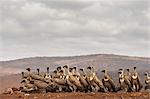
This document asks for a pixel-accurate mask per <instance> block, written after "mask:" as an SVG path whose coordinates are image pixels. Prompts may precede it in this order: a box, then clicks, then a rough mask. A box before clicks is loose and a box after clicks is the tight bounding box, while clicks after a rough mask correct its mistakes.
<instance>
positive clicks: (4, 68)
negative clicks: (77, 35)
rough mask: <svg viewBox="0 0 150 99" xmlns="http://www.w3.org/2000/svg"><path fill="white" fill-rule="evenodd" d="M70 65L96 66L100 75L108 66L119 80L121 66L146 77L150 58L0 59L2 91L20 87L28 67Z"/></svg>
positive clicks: (118, 56) (110, 55) (106, 55)
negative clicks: (22, 74)
mask: <svg viewBox="0 0 150 99" xmlns="http://www.w3.org/2000/svg"><path fill="white" fill-rule="evenodd" d="M63 65H69V66H70V67H72V66H77V67H79V68H86V67H87V66H94V67H95V69H96V71H97V74H98V76H100V77H101V76H102V75H101V74H102V73H101V72H100V71H101V70H102V69H104V68H107V69H108V70H109V74H110V75H111V76H112V77H113V79H114V80H115V82H116V83H117V82H118V78H117V77H118V76H117V70H118V69H119V68H133V67H134V66H136V67H137V69H138V71H139V74H140V76H141V78H142V80H143V79H144V77H143V74H144V73H145V71H148V72H150V58H144V57H129V56H120V55H113V54H95V55H83V56H72V57H32V58H24V59H17V60H11V61H0V93H1V92H2V90H4V88H6V87H18V86H19V85H20V81H21V75H19V74H18V73H21V72H22V71H24V70H25V68H27V67H31V68H32V69H34V71H35V69H36V68H40V69H41V70H42V71H46V67H47V66H48V67H50V69H51V70H53V69H55V68H56V67H57V66H63Z"/></svg>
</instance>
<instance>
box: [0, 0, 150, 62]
mask: <svg viewBox="0 0 150 99" xmlns="http://www.w3.org/2000/svg"><path fill="white" fill-rule="evenodd" d="M93 53H112V54H121V55H130V56H144V57H150V0H0V60H9V59H16V58H23V57H34V56H70V55H80V54H93Z"/></svg>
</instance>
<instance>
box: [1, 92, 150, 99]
mask: <svg viewBox="0 0 150 99" xmlns="http://www.w3.org/2000/svg"><path fill="white" fill-rule="evenodd" d="M0 99H150V93H149V92H132V93H81V92H80V93H46V94H41V93H39V94H23V93H14V94H13V95H5V94H0Z"/></svg>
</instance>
